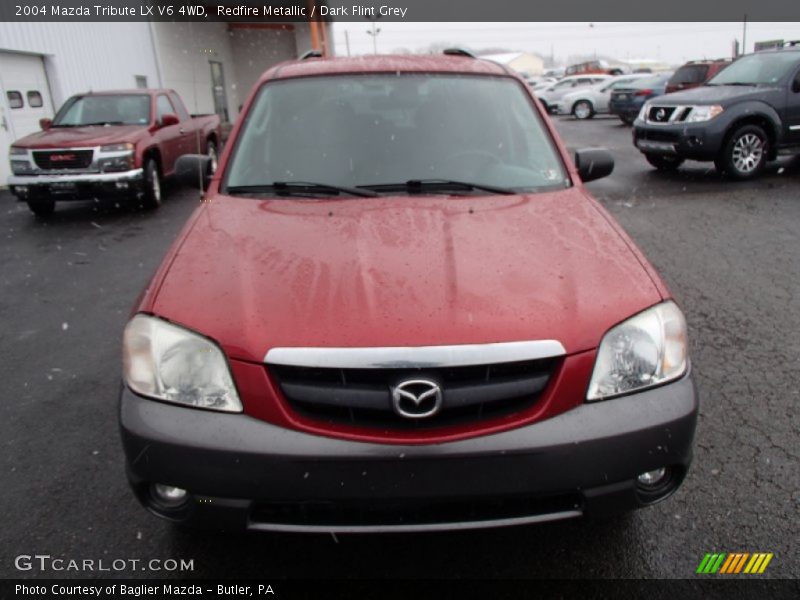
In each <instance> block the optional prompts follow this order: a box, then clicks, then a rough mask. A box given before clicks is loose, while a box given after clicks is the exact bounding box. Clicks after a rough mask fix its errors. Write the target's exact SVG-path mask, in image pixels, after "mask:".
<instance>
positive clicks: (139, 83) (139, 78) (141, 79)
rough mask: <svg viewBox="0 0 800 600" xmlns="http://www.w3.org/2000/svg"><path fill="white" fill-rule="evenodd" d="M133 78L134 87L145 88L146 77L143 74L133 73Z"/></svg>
mask: <svg viewBox="0 0 800 600" xmlns="http://www.w3.org/2000/svg"><path fill="white" fill-rule="evenodd" d="M133 78H134V80H136V87H137V88H141V89H145V88H147V77H146V76H145V75H134V76H133Z"/></svg>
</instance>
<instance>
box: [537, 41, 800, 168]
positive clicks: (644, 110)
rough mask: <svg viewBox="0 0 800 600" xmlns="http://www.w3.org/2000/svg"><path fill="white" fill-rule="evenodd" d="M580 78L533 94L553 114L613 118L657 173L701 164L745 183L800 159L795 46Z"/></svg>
mask: <svg viewBox="0 0 800 600" xmlns="http://www.w3.org/2000/svg"><path fill="white" fill-rule="evenodd" d="M598 77H602V76H598ZM578 79H579V78H577V77H573V78H565V79H562V80H561V81H559V82H558V83H556V84H554V85H551V86H550V87H548V88H545V89H544V90H541V91H537V92H536V94H537V96H538V97H539V98H540V99H541V100H542V102H543V104H544V105H545V107H546V108H548V110H549V111H550V112H556V113H558V114H560V115H571V116H573V117H574V118H576V119H578V120H584V119H589V118H591V117H593V116H594V115H596V114H602V113H604V112H608V113H609V114H612V115H617V116H618V117H619V118H620V120H622V121H623V122H624V123H626V124H628V125H633V142H634V144H635V145H636V147H637V148H638V149H639V150H640V151H641V152H642V153H643V155H644V157H645V159H646V160H647V162H649V163H650V164H651V165H652V166H654V167H655V168H657V169H659V170H674V169H677V168H678V167H680V165H682V164H683V163H684V162H685V161H686V160H696V161H705V162H713V163H714V165H715V166H716V169H717V170H718V171H719V172H722V173H726V174H727V175H729V176H730V177H732V178H734V179H739V180H743V179H751V178H754V177H757V176H758V175H759V174H760V173H761V172H762V171H763V169H764V167H765V166H766V164H767V162H769V161H770V160H774V159H776V158H778V157H779V156H785V155H797V154H800V46H798V45H796V44H787V45H786V47H784V48H777V49H774V50H769V51H760V52H758V53H755V54H750V55H746V56H743V57H740V58H738V59H736V60H735V61H731V60H728V59H718V60H702V61H690V62H688V63H686V64H684V65H683V66H681V67H680V68H678V69H677V70H676V71H675V72H674V73H671V72H662V73H658V74H656V75H644V76H642V75H636V74H631V75H623V76H619V77H614V78H607V79H603V80H601V81H599V82H598V83H594V84H591V83H589V82H586V81H579V80H578ZM573 88H579V89H573Z"/></svg>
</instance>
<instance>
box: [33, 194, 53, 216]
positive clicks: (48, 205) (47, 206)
mask: <svg viewBox="0 0 800 600" xmlns="http://www.w3.org/2000/svg"><path fill="white" fill-rule="evenodd" d="M27 204H28V208H29V209H31V212H32V213H33V214H34V215H36V216H37V217H39V218H45V217H49V216H50V215H52V214H53V213H54V212H55V210H56V201H55V200H53V199H51V198H46V199H41V200H38V199H37V200H28V201H27Z"/></svg>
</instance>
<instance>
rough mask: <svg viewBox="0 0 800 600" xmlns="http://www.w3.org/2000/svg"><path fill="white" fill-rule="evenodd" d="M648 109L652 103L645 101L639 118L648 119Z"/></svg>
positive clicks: (641, 119)
mask: <svg viewBox="0 0 800 600" xmlns="http://www.w3.org/2000/svg"><path fill="white" fill-rule="evenodd" d="M648 110H650V105H649V104H647V102H645V103H644V104H642V109H641V110H640V111H639V116H638V117H636V118H637V119H639V120H640V121H646V120H647V111H648Z"/></svg>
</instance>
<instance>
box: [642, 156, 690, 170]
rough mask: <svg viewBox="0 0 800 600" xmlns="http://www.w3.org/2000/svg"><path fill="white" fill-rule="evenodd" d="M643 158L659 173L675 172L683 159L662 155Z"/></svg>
mask: <svg viewBox="0 0 800 600" xmlns="http://www.w3.org/2000/svg"><path fill="white" fill-rule="evenodd" d="M644 157H645V158H646V159H647V162H649V163H650V164H651V165H653V166H654V167H655V168H656V169H658V170H659V171H675V170H676V169H677V168H678V167H680V166H681V165H682V164H683V159H682V158H680V157H678V156H664V155H663V154H645V155H644Z"/></svg>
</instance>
